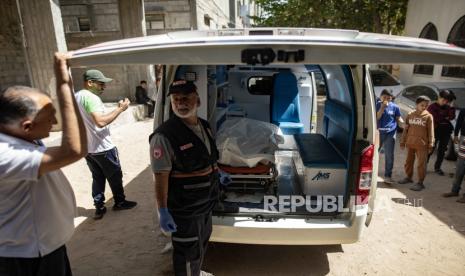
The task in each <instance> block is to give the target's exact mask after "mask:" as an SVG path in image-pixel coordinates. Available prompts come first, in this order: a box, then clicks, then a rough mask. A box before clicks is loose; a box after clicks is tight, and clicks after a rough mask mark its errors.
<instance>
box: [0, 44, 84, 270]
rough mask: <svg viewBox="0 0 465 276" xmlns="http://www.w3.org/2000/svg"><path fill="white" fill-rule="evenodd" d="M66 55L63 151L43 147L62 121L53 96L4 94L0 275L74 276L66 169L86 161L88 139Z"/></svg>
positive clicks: (59, 62) (62, 64)
mask: <svg viewBox="0 0 465 276" xmlns="http://www.w3.org/2000/svg"><path fill="white" fill-rule="evenodd" d="M68 57H69V56H68V55H64V54H59V53H57V54H55V75H56V82H57V98H58V103H59V106H60V113H61V117H62V122H63V124H62V128H63V134H62V140H61V145H60V146H57V147H50V148H47V147H45V146H44V145H43V144H42V142H41V141H40V139H42V138H45V137H47V136H49V132H50V130H51V128H52V125H54V124H56V123H57V120H56V118H55V112H56V110H55V108H54V107H53V105H52V100H51V99H50V97H49V96H48V95H46V94H45V93H43V92H41V91H40V90H38V89H35V88H31V87H25V86H11V87H8V88H7V89H5V90H3V91H1V92H0V106H1V108H0V275H21V276H23V275H25V276H29V275H31V276H32V275H34V276H42V275H57V276H65V275H66V276H67V275H71V269H70V264H69V261H68V256H67V253H66V247H65V243H66V242H68V241H69V239H70V238H71V236H72V234H73V232H74V217H75V215H76V200H75V198H74V193H73V190H72V188H71V186H70V184H69V182H68V180H67V179H66V177H65V176H64V175H63V173H62V172H61V171H60V168H61V167H64V166H66V165H69V164H71V163H73V162H75V161H77V160H78V159H80V158H82V157H84V156H85V155H86V153H87V141H86V133H85V127H84V123H83V121H82V117H81V115H80V112H79V110H78V106H77V104H76V101H75V99H74V96H73V91H72V83H71V78H70V76H69V72H68V66H67V61H66V60H67V58H68Z"/></svg>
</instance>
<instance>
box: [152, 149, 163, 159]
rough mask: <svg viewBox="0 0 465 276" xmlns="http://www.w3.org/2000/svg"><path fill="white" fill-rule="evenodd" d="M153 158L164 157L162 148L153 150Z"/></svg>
mask: <svg viewBox="0 0 465 276" xmlns="http://www.w3.org/2000/svg"><path fill="white" fill-rule="evenodd" d="M153 157H154V158H155V159H160V158H162V157H163V148H162V147H156V148H154V149H153Z"/></svg>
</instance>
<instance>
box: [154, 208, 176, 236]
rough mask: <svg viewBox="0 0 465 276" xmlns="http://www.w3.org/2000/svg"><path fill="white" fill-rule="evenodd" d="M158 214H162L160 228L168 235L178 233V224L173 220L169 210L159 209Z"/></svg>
mask: <svg viewBox="0 0 465 276" xmlns="http://www.w3.org/2000/svg"><path fill="white" fill-rule="evenodd" d="M158 213H159V214H160V227H161V229H162V230H163V231H165V232H168V233H173V232H176V228H177V226H176V223H175V222H174V220H173V217H172V216H171V214H170V212H169V211H168V208H166V207H162V208H160V209H158Z"/></svg>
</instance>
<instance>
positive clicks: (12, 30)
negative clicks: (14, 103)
mask: <svg viewBox="0 0 465 276" xmlns="http://www.w3.org/2000/svg"><path fill="white" fill-rule="evenodd" d="M19 22H20V19H19V15H18V9H17V7H16V1H15V0H2V8H1V9H0V26H2V28H0V89H3V88H6V87H8V86H11V85H28V86H30V85H31V83H30V80H29V74H28V70H27V66H26V59H25V57H24V50H23V46H22V43H23V42H22V34H21V29H20V24H19Z"/></svg>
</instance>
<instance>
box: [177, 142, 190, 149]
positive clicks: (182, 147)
mask: <svg viewBox="0 0 465 276" xmlns="http://www.w3.org/2000/svg"><path fill="white" fill-rule="evenodd" d="M193 146H194V144H192V143H189V144H185V145H183V146H180V147H179V149H180V150H186V149H190V148H192V147H193Z"/></svg>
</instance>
